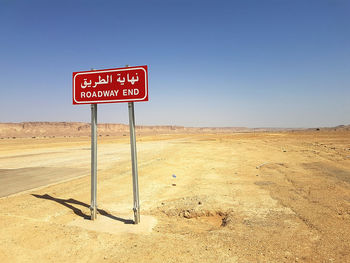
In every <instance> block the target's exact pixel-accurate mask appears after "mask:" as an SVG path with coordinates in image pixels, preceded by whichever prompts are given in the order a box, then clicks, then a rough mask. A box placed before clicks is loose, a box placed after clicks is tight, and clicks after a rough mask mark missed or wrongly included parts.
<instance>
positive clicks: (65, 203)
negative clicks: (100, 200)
mask: <svg viewBox="0 0 350 263" xmlns="http://www.w3.org/2000/svg"><path fill="white" fill-rule="evenodd" d="M32 196H34V197H36V198H41V199H46V200H51V201H55V202H57V203H59V204H61V205H63V206H65V207H68V208H69V209H72V211H73V212H74V213H75V214H76V215H78V216H81V217H82V218H84V219H90V215H87V214H85V213H83V212H82V211H81V210H80V209H79V208H77V207H75V206H73V205H81V206H84V207H87V208H89V207H90V206H89V205H88V204H85V203H83V202H80V201H78V200H75V199H72V198H69V199H60V198H55V197H52V196H51V195H48V194H44V195H37V194H32ZM97 212H98V213H99V214H100V215H102V216H106V217H109V218H111V219H113V220H118V221H120V222H123V223H124V224H134V221H133V220H130V219H123V218H120V217H116V216H114V215H111V214H110V213H108V212H106V211H105V210H102V209H97Z"/></svg>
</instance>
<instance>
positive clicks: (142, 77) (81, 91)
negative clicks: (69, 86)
mask: <svg viewBox="0 0 350 263" xmlns="http://www.w3.org/2000/svg"><path fill="white" fill-rule="evenodd" d="M137 101H148V72H147V66H138V67H127V68H115V69H102V70H92V71H81V72H73V104H76V105H77V104H95V103H115V102H137Z"/></svg>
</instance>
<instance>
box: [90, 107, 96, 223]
mask: <svg viewBox="0 0 350 263" xmlns="http://www.w3.org/2000/svg"><path fill="white" fill-rule="evenodd" d="M96 199H97V104H91V206H90V211H91V220H95V219H96V212H97V211H96V210H97V201H96Z"/></svg>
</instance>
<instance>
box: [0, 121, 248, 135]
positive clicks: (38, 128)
mask: <svg viewBox="0 0 350 263" xmlns="http://www.w3.org/2000/svg"><path fill="white" fill-rule="evenodd" d="M90 131H91V127H90V123H84V122H21V123H0V138H14V137H16V138H22V137H54V136H55V137H64V136H66V137H69V136H73V137H76V136H90ZM245 131H251V129H248V128H243V127H242V128H214V127H207V128H194V127H184V126H173V125H165V126H136V132H137V133H141V134H166V133H198V132H199V133H208V132H209V133H211V132H213V133H215V132H245ZM128 133H129V125H127V124H113V123H101V124H98V134H99V135H101V136H113V135H121V134H123V135H124V134H125V135H126V134H128Z"/></svg>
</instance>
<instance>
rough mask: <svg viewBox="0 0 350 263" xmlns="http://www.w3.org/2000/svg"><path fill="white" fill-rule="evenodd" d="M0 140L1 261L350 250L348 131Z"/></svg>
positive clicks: (264, 257) (282, 256)
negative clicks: (94, 209)
mask: <svg viewBox="0 0 350 263" xmlns="http://www.w3.org/2000/svg"><path fill="white" fill-rule="evenodd" d="M137 149H138V160H139V185H140V203H141V224H140V225H134V224H132V219H133V217H132V206H133V205H132V177H131V162H130V145H129V138H128V136H123V135H120V136H114V135H110V136H107V135H104V136H100V137H99V138H98V196H97V202H98V208H99V214H98V218H97V220H96V221H90V220H89V214H90V212H89V203H90V138H89V137H88V136H85V137H84V136H80V137H70V138H69V137H67V138H64V137H56V138H49V137H46V138H38V137H36V138H31V137H29V138H16V139H12V137H11V138H3V139H1V140H0V183H1V185H0V196H2V197H1V198H0V207H1V211H0V261H1V262H162V263H163V262H350V132H349V131H346V130H341V131H333V130H326V131H322V130H321V131H296V132H258V133H254V132H248V133H233V132H232V133H205V132H202V133H198V134H195V133H186V132H183V133H181V132H179V133H176V134H168V135H167V134H158V135H151V134H141V135H138V137H137Z"/></svg>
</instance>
